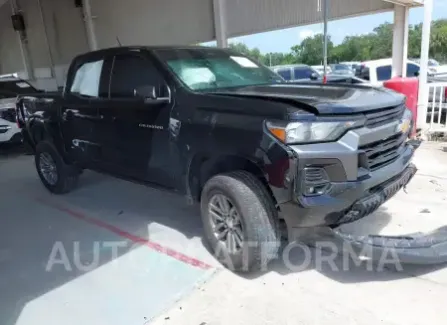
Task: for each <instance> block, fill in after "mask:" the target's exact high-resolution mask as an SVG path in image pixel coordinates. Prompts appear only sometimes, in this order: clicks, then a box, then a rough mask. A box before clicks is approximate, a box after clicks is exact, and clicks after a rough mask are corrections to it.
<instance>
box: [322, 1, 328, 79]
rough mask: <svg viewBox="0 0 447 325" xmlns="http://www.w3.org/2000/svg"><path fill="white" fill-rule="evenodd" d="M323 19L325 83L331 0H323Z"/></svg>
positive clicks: (325, 77) (324, 77)
mask: <svg viewBox="0 0 447 325" xmlns="http://www.w3.org/2000/svg"><path fill="white" fill-rule="evenodd" d="M323 1H324V2H323V21H324V32H323V36H324V44H323V66H324V73H323V83H326V82H327V46H328V34H327V25H328V19H329V0H323Z"/></svg>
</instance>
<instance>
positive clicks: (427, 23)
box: [417, 0, 433, 129]
mask: <svg viewBox="0 0 447 325" xmlns="http://www.w3.org/2000/svg"><path fill="white" fill-rule="evenodd" d="M432 11H433V0H425V1H424V22H423V25H422V42H421V62H420V65H421V69H420V73H419V94H418V118H417V127H418V128H422V129H424V128H425V124H426V118H427V106H428V88H427V74H428V59H429V50H430V30H431V22H432Z"/></svg>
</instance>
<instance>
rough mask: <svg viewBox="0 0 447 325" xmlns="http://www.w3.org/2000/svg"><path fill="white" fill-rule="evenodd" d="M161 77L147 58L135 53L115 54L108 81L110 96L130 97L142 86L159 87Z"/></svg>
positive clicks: (161, 80) (161, 81)
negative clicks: (109, 80) (109, 81)
mask: <svg viewBox="0 0 447 325" xmlns="http://www.w3.org/2000/svg"><path fill="white" fill-rule="evenodd" d="M163 83H164V82H163V78H162V77H161V76H160V74H159V72H158V70H157V69H156V68H155V66H154V65H153V64H152V63H151V61H150V60H149V59H146V58H143V57H141V56H138V55H135V54H122V55H117V56H115V60H114V63H113V68H112V76H111V83H110V97H111V98H131V97H134V96H135V92H136V90H137V89H138V88H139V87H142V86H154V87H157V88H158V87H160V86H161V85H162V84H163Z"/></svg>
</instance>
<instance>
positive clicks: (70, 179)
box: [34, 141, 79, 194]
mask: <svg viewBox="0 0 447 325" xmlns="http://www.w3.org/2000/svg"><path fill="white" fill-rule="evenodd" d="M45 153H46V154H49V155H50V156H51V158H52V159H53V161H54V163H55V167H56V174H57V181H56V182H55V183H54V184H50V183H49V182H48V181H47V180H46V179H45V177H44V176H43V174H42V171H41V168H40V167H39V166H40V159H41V157H42V154H45ZM34 161H35V164H36V169H37V173H38V174H39V177H40V180H41V181H42V183H43V185H45V187H46V188H47V189H48V190H49V191H50V192H51V193H54V194H65V193H68V192H70V191H72V190H73V189H74V188H75V187H76V185H77V182H78V178H79V171H78V170H77V168H75V167H74V166H71V165H67V164H66V163H65V162H64V160H63V159H62V157H61V155H60V154H59V153H58V151H57V149H56V148H55V147H54V145H53V144H52V143H51V142H48V141H42V142H39V143H38V144H37V146H36V150H35V156H34Z"/></svg>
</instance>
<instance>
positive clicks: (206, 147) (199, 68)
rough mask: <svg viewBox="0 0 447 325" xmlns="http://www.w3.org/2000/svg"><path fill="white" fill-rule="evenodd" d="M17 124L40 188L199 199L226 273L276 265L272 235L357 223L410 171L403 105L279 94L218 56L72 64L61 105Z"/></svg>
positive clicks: (252, 68)
mask: <svg viewBox="0 0 447 325" xmlns="http://www.w3.org/2000/svg"><path fill="white" fill-rule="evenodd" d="M17 113H18V122H19V124H20V125H21V127H22V132H23V134H24V137H25V139H26V140H27V141H28V142H29V143H30V145H31V146H32V147H33V148H34V149H35V165H36V168H37V171H38V174H39V176H40V179H41V181H42V182H43V184H44V185H45V187H46V188H47V189H48V190H50V191H51V192H53V193H57V194H60V193H67V192H69V191H71V190H72V189H73V188H74V187H75V185H76V181H77V179H78V177H79V176H80V174H81V172H82V170H83V169H93V170H98V171H101V172H106V173H110V174H112V175H117V176H120V177H124V178H128V179H131V180H138V181H142V182H146V183H147V184H154V185H156V186H162V187H165V188H169V189H172V190H174V191H177V192H178V193H181V194H183V195H185V196H186V197H187V198H188V201H189V202H190V203H192V202H200V206H201V214H202V219H203V224H204V229H205V237H206V239H207V241H208V243H209V244H210V246H211V247H212V249H214V250H215V251H220V252H221V253H225V254H220V256H224V257H225V258H222V260H223V262H224V264H225V265H226V266H232V267H233V268H234V269H235V270H238V271H243V270H250V269H253V268H256V267H258V266H259V265H260V263H261V262H263V263H264V262H266V261H268V260H270V259H272V258H273V257H275V256H276V254H277V251H278V248H279V243H280V239H281V238H280V237H281V235H280V233H281V232H280V229H281V225H283V224H285V225H286V226H287V228H288V230H289V232H288V234H289V235H290V234H292V230H294V229H296V228H303V227H319V226H328V227H332V228H335V227H337V226H338V225H341V224H343V223H347V222H352V221H355V220H358V219H360V218H363V217H365V216H366V215H368V214H370V213H371V212H373V211H374V210H375V209H377V208H378V207H379V206H380V205H381V204H382V203H383V202H384V201H386V200H387V199H389V198H390V197H391V196H393V195H394V194H395V193H396V192H397V191H399V189H401V188H402V187H404V186H405V185H406V184H407V183H408V182H409V181H410V179H411V178H412V177H413V175H414V174H415V172H416V168H415V166H414V165H413V164H412V163H411V159H412V157H413V153H414V148H413V146H412V145H410V144H409V143H408V141H407V140H408V134H409V132H410V129H411V128H412V125H411V120H412V119H411V112H410V111H409V110H407V109H406V108H405V105H404V97H403V96H401V95H399V94H397V93H395V92H392V91H389V90H386V89H379V88H372V87H368V86H364V85H352V84H349V85H348V84H346V85H344V84H333V85H321V84H316V83H300V84H288V83H286V82H285V81H284V80H283V79H282V78H281V77H280V76H279V75H277V74H276V73H274V72H272V71H271V70H269V69H268V68H267V67H264V66H262V65H260V64H259V63H257V62H254V61H253V60H251V59H249V58H247V57H245V56H243V55H241V54H238V53H235V52H233V51H231V50H228V49H216V48H205V47H119V48H113V49H105V50H100V51H96V52H92V53H87V54H83V55H80V56H78V57H76V58H75V59H74V60H73V62H72V64H71V66H70V68H69V71H68V77H67V81H66V85H65V88H64V90H63V92H62V94H52V95H50V96H49V95H46V94H41V95H39V94H36V96H24V97H19V98H18V102H17ZM264 244H268V245H265V246H264V247H262V245H264ZM266 247H267V248H266ZM247 253H248V254H247ZM244 254H247V255H244ZM244 256H245V257H247V260H245V259H244V258H243V257H244ZM228 257H230V258H229V259H228ZM230 264H231V265H230Z"/></svg>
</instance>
